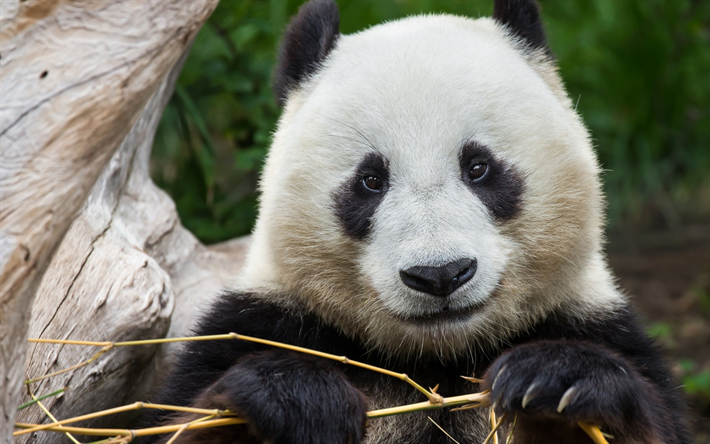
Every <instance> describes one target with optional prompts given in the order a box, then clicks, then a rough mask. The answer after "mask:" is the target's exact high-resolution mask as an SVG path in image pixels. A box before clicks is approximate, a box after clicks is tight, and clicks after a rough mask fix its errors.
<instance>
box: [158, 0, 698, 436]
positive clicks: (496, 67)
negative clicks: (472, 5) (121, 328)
mask: <svg viewBox="0 0 710 444" xmlns="http://www.w3.org/2000/svg"><path fill="white" fill-rule="evenodd" d="M274 89H275V94H276V97H277V99H278V101H279V103H280V104H281V105H282V106H283V114H282V116H281V118H280V121H279V123H278V127H277V130H276V132H275V134H274V137H273V144H272V146H271V149H270V151H269V154H268V158H267V161H266V164H265V168H264V172H263V177H262V179H261V183H260V188H261V200H260V210H259V216H258V220H257V223H256V228H255V231H254V234H253V244H252V246H251V249H250V251H249V254H248V258H247V264H246V266H245V269H244V272H243V275H242V276H241V278H240V281H239V285H238V286H237V289H235V290H233V291H230V292H228V293H226V294H224V295H223V296H221V297H220V298H219V299H218V300H217V302H215V303H214V304H213V306H212V307H211V309H209V311H208V312H207V314H206V315H205V316H204V317H203V318H202V320H201V321H200V322H199V326H198V327H197V328H196V331H195V334H197V335H211V334H221V333H227V332H236V333H240V334H244V335H249V336H255V337H259V338H264V339H270V340H275V341H280V342H285V343H289V344H294V345H298V346H303V347H308V348H311V349H315V350H319V351H323V352H327V353H332V354H336V355H345V356H347V357H348V358H350V359H354V360H358V361H362V362H365V363H369V364H372V365H376V366H379V367H385V368H388V369H391V370H393V371H396V372H402V373H406V374H407V375H409V376H410V377H411V378H412V379H413V380H415V381H417V382H419V383H420V384H421V385H423V386H425V387H434V386H435V385H437V384H438V386H439V388H438V393H440V394H441V395H443V396H452V395H460V394H466V393H472V392H476V391H482V390H490V400H491V403H492V406H493V408H494V409H495V411H496V412H497V413H498V415H502V414H503V413H506V412H507V413H509V415H507V416H506V417H507V418H508V420H507V421H506V423H505V424H504V426H503V428H502V432H501V436H507V435H506V433H507V432H509V431H510V430H511V429H512V428H513V422H514V423H515V429H514V433H513V435H512V436H513V442H514V443H516V444H519V443H585V442H591V440H590V439H589V437H587V436H586V435H585V434H584V432H583V431H582V430H581V429H580V427H579V426H578V422H579V421H584V422H588V423H592V424H596V425H598V426H600V428H601V430H602V431H603V432H604V433H608V434H610V435H613V437H614V438H613V443H616V444H627V443H667V444H671V443H690V442H691V440H690V437H689V434H688V432H687V430H686V428H685V425H684V421H683V417H682V416H683V414H682V411H683V409H682V405H681V402H680V400H679V395H678V394H677V390H676V386H675V384H674V382H673V381H672V379H671V377H670V376H669V372H668V370H667V369H666V366H665V364H664V363H663V361H662V358H661V356H660V355H659V352H658V351H657V349H656V347H655V346H654V344H653V343H652V341H650V340H649V339H648V338H647V336H646V334H645V333H644V330H643V328H642V327H641V326H640V324H639V322H638V321H637V319H636V316H635V314H634V312H633V310H632V308H631V307H630V306H629V303H628V301H627V298H626V297H625V296H624V295H623V294H622V293H621V292H620V290H619V289H618V288H617V286H616V285H615V282H614V278H613V276H612V274H611V273H610V271H609V268H608V265H607V262H606V259H605V256H604V253H603V234H602V232H603V211H604V199H603V196H602V192H601V187H600V178H599V174H600V171H599V166H598V162H597V159H596V156H595V153H594V150H593V148H592V145H591V143H590V136H589V133H588V131H587V130H586V128H585V126H584V124H583V123H582V121H581V120H580V118H579V116H578V115H577V113H576V112H575V109H574V107H573V106H572V104H571V102H570V99H569V97H568V96H567V94H566V91H565V89H564V86H563V84H562V81H561V79H560V77H559V76H558V74H557V69H556V65H555V60H554V57H553V56H552V54H551V53H550V51H549V49H548V47H547V46H546V41H545V33H544V30H543V27H542V24H541V19H540V12H539V9H538V6H537V4H536V3H535V1H534V0H495V5H494V14H493V17H492V18H479V19H477V20H472V19H469V18H463V17H456V16H450V15H426V16H424V15H422V16H416V17H409V18H405V19H402V20H397V21H392V22H388V23H385V24H381V25H378V26H374V27H372V28H369V29H367V30H365V31H362V32H359V33H356V34H353V35H341V34H340V32H339V15H338V10H337V7H336V5H335V3H333V1H332V0H313V1H311V2H309V3H307V4H305V5H304V6H303V7H302V8H301V9H300V11H299V13H298V14H297V16H295V18H293V19H292V21H291V23H290V25H289V26H288V28H287V29H286V31H285V34H284V36H283V40H282V44H281V49H280V55H279V60H278V66H277V68H276V71H275V74H274ZM472 375H476V376H480V377H482V378H483V382H482V383H480V384H474V383H471V382H470V381H467V380H465V379H463V378H461V376H472ZM162 393H163V394H162V395H160V396H159V397H157V398H156V401H158V402H160V403H163V404H175V405H185V406H197V407H204V408H222V409H229V410H232V411H236V412H239V413H240V414H241V415H242V416H243V417H245V418H247V419H248V425H238V426H230V427H221V428H214V429H208V430H198V431H185V432H183V433H182V434H181V435H179V436H178V438H177V441H176V442H182V443H218V444H219V443H262V442H263V443H273V444H290V443H293V444H297V443H299V444H300V443H312V444H346V443H349V444H356V443H361V442H365V443H371V444H375V443H377V444H379V443H442V444H443V443H448V442H452V441H450V438H449V437H448V436H446V434H444V433H443V432H442V431H441V430H440V428H441V429H443V430H445V431H446V433H448V434H449V435H450V436H451V437H452V438H454V439H456V440H457V441H458V442H460V443H481V442H482V441H483V440H484V439H485V437H486V435H487V434H488V433H489V431H490V422H489V418H488V409H470V410H463V411H451V410H449V409H442V410H431V411H428V412H419V413H409V414H402V415H397V416H390V417H386V418H378V419H371V420H369V421H367V418H366V412H367V411H368V410H371V409H379V408H385V407H392V406H397V405H403V404H409V403H416V402H421V401H423V400H424V399H423V397H422V394H421V393H419V392H417V391H416V390H414V389H413V388H412V387H411V386H409V385H407V384H406V383H404V382H402V381H399V380H397V379H394V378H392V377H390V376H386V375H382V374H379V373H375V372H372V371H369V370H365V369H362V368H358V367H353V366H348V365H343V364H340V363H337V362H333V361H327V360H325V359H321V358H315V357H310V356H307V355H304V354H299V353H296V352H291V351H287V350H283V349H277V348H273V347H268V346H263V345H258V344H254V343H249V342H242V341H208V342H193V343H189V344H188V345H186V346H185V348H184V350H183V351H182V353H181V355H180V356H179V358H178V362H177V364H176V366H175V368H174V370H173V372H172V374H171V376H170V377H169V378H168V381H167V383H166V385H165V387H164V388H163V391H162ZM427 417H429V418H430V419H431V420H432V421H433V422H435V423H436V424H437V425H438V426H439V427H440V428H439V427H437V426H435V425H434V424H432V422H431V421H429V420H428V418H427ZM513 418H517V419H516V420H515V421H513ZM187 419H190V418H189V415H187V416H186V415H185V414H183V415H182V416H178V417H176V416H171V415H170V414H168V413H167V412H159V413H158V414H157V416H156V417H155V418H153V419H152V421H153V422H154V423H156V424H158V423H161V424H163V423H170V422H176V421H177V422H182V421H185V420H187ZM168 438H169V436H167V437H164V438H162V440H163V441H162V442H165V441H166V440H167V439H168Z"/></svg>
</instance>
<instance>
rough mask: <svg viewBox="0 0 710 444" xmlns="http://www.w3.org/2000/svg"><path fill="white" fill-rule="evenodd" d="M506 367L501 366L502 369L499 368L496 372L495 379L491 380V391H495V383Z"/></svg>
mask: <svg viewBox="0 0 710 444" xmlns="http://www.w3.org/2000/svg"><path fill="white" fill-rule="evenodd" d="M506 367H507V365H503V367H501V368H500V370H498V374H497V375H496V378H495V379H494V380H493V385H492V386H491V390H495V389H496V383H497V382H498V378H500V375H502V374H503V372H504V371H505V368H506Z"/></svg>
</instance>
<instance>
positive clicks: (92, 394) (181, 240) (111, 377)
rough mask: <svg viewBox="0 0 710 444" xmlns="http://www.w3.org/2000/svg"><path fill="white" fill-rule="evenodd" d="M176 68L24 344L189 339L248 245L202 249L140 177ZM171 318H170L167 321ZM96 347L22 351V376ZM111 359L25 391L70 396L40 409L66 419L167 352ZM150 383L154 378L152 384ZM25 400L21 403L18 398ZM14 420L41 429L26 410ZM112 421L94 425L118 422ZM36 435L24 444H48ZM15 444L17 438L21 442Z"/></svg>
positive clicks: (152, 367) (42, 295) (125, 147)
mask: <svg viewBox="0 0 710 444" xmlns="http://www.w3.org/2000/svg"><path fill="white" fill-rule="evenodd" d="M181 66H182V63H180V62H179V63H178V64H177V65H176V66H175V68H173V71H172V72H171V74H170V75H169V76H168V78H167V79H166V81H165V82H164V83H163V85H161V87H160V89H159V90H158V92H157V93H156V94H155V95H154V96H153V98H152V99H151V100H150V102H149V103H148V105H147V106H146V108H145V109H144V110H143V112H142V114H141V116H140V118H139V119H138V121H137V122H136V124H135V125H134V126H133V128H132V129H131V132H130V133H129V134H128V136H127V137H126V139H125V140H124V142H123V144H122V145H121V147H120V148H119V149H118V151H117V152H116V154H114V156H113V158H112V159H111V161H110V162H109V164H108V166H107V167H106V169H105V170H104V171H103V173H102V174H101V176H100V177H99V179H98V181H97V182H96V185H95V186H94V188H93V189H92V191H91V194H90V195H89V198H88V199H87V204H86V205H85V207H84V208H83V209H82V211H81V213H80V214H79V216H78V217H77V218H76V219H75V220H74V222H73V223H72V225H71V227H70V229H69V231H68V232H67V235H66V236H65V238H64V240H63V241H62V243H61V245H60V247H59V250H58V251H57V254H56V255H55V256H54V258H53V260H52V262H51V264H50V266H49V268H48V270H47V272H46V273H45V275H44V278H43V279H42V284H41V285H40V288H39V290H38V292H37V297H36V299H35V304H34V307H33V309H32V316H31V321H30V333H29V335H30V337H33V338H50V339H83V340H92V341H125V340H134V339H146V338H156V337H164V336H165V335H166V333H168V327H170V335H171V336H177V335H185V334H188V333H189V327H190V326H191V324H192V322H193V320H194V317H195V315H196V314H198V313H199V310H200V308H198V307H200V306H204V305H203V304H206V302H207V301H206V300H205V299H207V298H209V297H212V296H214V295H216V294H217V293H218V292H219V291H220V290H221V288H223V287H224V286H226V285H228V284H229V279H230V278H232V277H234V276H235V275H236V274H237V272H238V270H239V268H240V267H241V264H242V262H243V257H244V251H245V246H246V245H247V243H248V239H242V240H235V241H232V242H230V243H227V244H223V245H219V246H214V247H210V248H208V247H205V246H203V245H202V244H200V243H199V242H198V241H197V239H195V237H194V236H192V234H190V233H189V232H188V231H187V230H185V229H184V228H183V227H182V226H181V225H180V221H179V218H178V215H177V212H176V209H175V205H174V203H173V201H172V200H171V199H170V197H168V196H167V195H166V194H165V193H164V192H163V191H161V190H160V189H158V188H157V187H156V186H155V185H154V184H153V182H152V181H151V179H150V177H149V174H148V166H149V160H150V150H151V147H152V144H153V137H154V135H155V131H156V129H157V127H158V123H159V120H160V116H161V115H162V110H163V108H164V107H165V104H166V103H167V100H168V98H169V97H170V95H171V92H172V90H173V85H174V80H175V78H176V77H177V74H178V72H179V70H180V68H181ZM171 316H172V319H171ZM97 350H98V347H97V348H91V347H81V346H58V345H50V344H30V346H29V350H28V353H27V363H26V372H27V374H28V376H29V377H36V376H41V375H45V374H49V373H52V372H55V371H57V370H61V369H64V368H68V367H71V366H72V365H75V364H77V363H79V362H82V361H85V360H87V359H89V358H90V357H91V356H92V355H93V354H94V353H96V351H97ZM155 351H156V348H155V347H152V346H140V347H131V348H122V349H116V350H113V351H111V352H110V353H109V354H107V355H106V356H104V357H102V358H101V359H99V360H97V361H96V362H95V363H92V364H91V365H90V366H86V367H83V368H81V369H78V370H75V371H72V372H69V373H64V374H61V375H57V376H54V377H52V378H50V379H46V380H43V381H40V382H37V383H34V384H32V389H33V391H34V392H35V393H37V394H42V393H49V392H53V391H55V390H57V389H59V388H62V387H69V389H68V390H67V391H66V392H65V393H64V394H63V395H62V396H61V397H56V398H51V399H48V400H47V401H45V404H46V406H47V407H48V408H49V409H50V410H51V411H52V412H53V413H54V414H55V415H57V416H59V417H62V418H67V417H71V416H76V415H79V414H85V413H90V412H92V411H97V410H102V409H105V408H109V407H113V406H115V405H119V404H126V403H128V402H131V401H133V400H135V399H146V398H145V394H146V389H147V387H149V386H151V385H154V383H155V381H154V380H155V379H157V378H159V377H160V375H161V374H162V372H163V371H164V370H165V369H166V368H167V367H168V366H169V363H168V361H169V359H170V358H171V353H170V349H166V350H162V352H161V353H160V354H159V356H158V357H157V358H155V359H152V360H151V358H153V357H154V353H155ZM156 377H157V378H156ZM24 400H27V399H23V401H24ZM19 418H20V421H21V422H31V423H36V422H43V421H44V422H46V418H45V415H44V414H43V413H42V411H41V410H39V409H27V410H26V411H23V412H21V413H20V415H19ZM120 422H121V421H120V420H116V419H115V418H104V419H103V420H99V421H96V422H95V423H99V424H100V423H104V424H107V423H108V424H110V425H111V426H112V427H115V426H117V424H120ZM60 438H61V435H54V434H49V433H42V434H38V436H37V438H36V440H35V441H33V442H57V440H59V439H60ZM23 440H24V439H22V440H20V442H23Z"/></svg>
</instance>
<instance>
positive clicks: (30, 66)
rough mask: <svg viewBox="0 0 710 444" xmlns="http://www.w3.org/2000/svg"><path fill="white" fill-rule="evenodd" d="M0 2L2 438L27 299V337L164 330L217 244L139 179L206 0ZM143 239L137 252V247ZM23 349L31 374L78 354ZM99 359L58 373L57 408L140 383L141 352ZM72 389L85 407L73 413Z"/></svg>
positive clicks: (97, 400)
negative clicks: (210, 244) (192, 231)
mask: <svg viewBox="0 0 710 444" xmlns="http://www.w3.org/2000/svg"><path fill="white" fill-rule="evenodd" d="M0 3H1V5H0V69H1V70H2V77H1V78H0V90H1V91H2V104H0V111H1V115H0V147H1V150H0V190H1V193H2V205H1V207H0V347H1V353H0V385H1V386H2V387H3V389H2V390H1V391H0V441H5V442H10V440H11V437H10V436H11V432H12V424H13V422H14V417H15V413H16V406H17V404H18V401H19V399H20V394H21V393H22V391H23V382H22V381H23V380H24V376H25V375H24V374H23V363H24V357H25V351H26V339H27V335H28V328H29V321H30V310H31V309H32V303H33V300H34V297H35V294H36V293H38V294H39V296H38V297H39V298H41V299H38V301H37V303H36V304H35V308H34V310H33V315H34V319H33V321H32V332H33V334H34V335H39V336H44V337H49V336H52V335H56V336H55V337H59V338H65V337H72V338H77V337H79V336H82V335H87V336H88V337H86V336H83V337H80V339H88V340H91V339H95V340H120V339H121V338H125V337H137V336H142V335H144V334H159V333H160V332H164V331H165V330H166V329H167V328H168V323H169V317H170V312H171V307H172V305H173V304H174V303H175V301H174V300H173V298H172V297H173V295H175V296H177V294H179V293H180V292H183V293H184V291H185V290H184V289H185V288H187V287H188V285H189V283H190V279H194V280H197V281H199V280H200V276H203V277H206V278H207V280H208V281H209V279H212V280H213V281H214V282H217V281H218V280H219V279H218V276H219V272H220V268H219V266H218V265H214V264H213V262H219V260H218V258H216V256H214V255H215V254H216V253H212V252H211V251H210V250H208V249H205V248H204V247H202V246H201V245H200V244H199V243H198V242H197V241H196V240H195V239H194V238H193V237H192V236H191V235H189V233H187V232H185V231H184V230H182V229H181V228H180V226H179V222H178V221H177V217H176V216H175V214H174V207H173V206H172V205H171V202H169V199H168V198H167V197H166V196H165V195H164V194H162V193H161V192H160V191H159V190H157V189H155V188H154V186H152V184H151V183H150V181H149V178H148V161H149V152H150V145H151V142H152V137H153V134H154V132H155V128H156V127H157V123H158V121H159V119H160V114H161V112H162V108H163V106H164V104H165V102H166V100H167V98H168V97H169V95H170V92H171V89H172V82H174V79H175V78H176V76H177V72H178V70H177V69H176V70H174V71H173V73H172V75H171V77H170V78H169V79H168V80H166V74H167V73H168V72H169V71H170V70H171V68H172V67H173V66H174V65H175V62H176V61H177V60H178V59H179V58H180V56H181V55H183V54H184V53H185V52H186V50H187V48H188V47H189V44H190V42H191V41H192V38H193V37H194V36H195V34H196V33H197V31H198V29H199V27H200V26H201V25H202V23H204V21H205V20H206V19H207V17H208V16H209V14H210V13H211V12H212V10H213V9H214V7H215V6H216V3H217V0H195V1H189V2H182V1H160V0H154V1H149V2H147V1H141V0H134V1H128V0H126V1H112V2H104V1H78V0H75V1H69V0H65V1H59V0H27V1H20V0H3V1H2V2H0ZM156 91H157V92H156ZM119 146H120V147H121V149H120V150H118V151H117V149H118V148H119ZM99 176H101V180H100V181H99V182H98V183H97V179H98V178H99ZM92 187H93V191H92ZM146 190H147V191H146ZM90 191H91V196H89V192H90ZM144 191H145V192H144ZM146 193H147V194H146ZM87 197H89V199H88V200H87ZM141 199H148V200H141ZM150 199H155V200H154V201H151V200H150ZM132 200H133V201H132ZM131 205H133V207H131ZM160 205H162V206H160ZM82 206H83V210H82V216H81V217H79V218H78V219H76V220H75V221H74V223H73V224H72V233H70V234H69V235H68V236H66V238H65V234H66V233H67V230H68V228H69V225H70V224H71V223H72V220H74V218H75V216H76V214H77V211H78V210H79V209H80V208H82ZM133 210H136V211H133ZM138 210H140V211H138ZM168 210H171V211H172V213H170V212H169V211H168ZM132 211H133V212H132ZM143 217H148V219H142V218H143ZM156 227H163V229H162V231H161V229H157V228H156ZM156 234H157V235H158V237H155V235H156ZM141 236H143V237H141ZM62 239H64V241H63V243H62V247H61V249H60V251H59V254H58V255H57V256H56V257H55V259H54V261H53V262H52V268H51V269H50V271H49V272H48V273H47V274H46V276H45V279H44V280H43V279H42V278H43V276H44V275H45V270H47V267H48V265H49V263H50V260H51V259H52V257H53V255H54V252H55V251H57V247H58V246H59V244H60V242H62ZM141 242H142V246H143V247H144V248H145V251H140V249H138V250H136V245H140V244H141ZM223 255H227V256H228V253H223ZM154 256H158V257H159V260H156V259H154ZM217 256H219V255H217ZM187 257H191V258H192V259H191V260H190V261H186V260H185V258H187ZM203 267H204V269H207V268H210V269H214V270H216V271H203ZM183 271H184V273H183V274H181V273H182V272H183ZM223 272H224V273H226V271H223ZM171 273H173V276H176V277H179V278H178V279H176V280H173V279H172V278H171ZM200 273H202V275H201V274H200ZM40 282H42V285H41V286H40ZM220 282H221V281H220ZM214 285H215V286H216V285H217V284H214ZM38 288H39V289H40V290H39V292H37V290H38ZM176 293H177V294H176ZM135 313H139V315H134V314H135ZM113 334H116V335H117V336H115V337H106V336H110V335H113ZM99 337H100V339H99ZM31 352H32V353H31V354H30V355H29V364H28V375H29V376H39V374H38V373H34V372H35V371H37V372H39V373H42V372H44V371H45V370H47V371H51V369H54V368H59V367H62V366H63V365H64V363H65V362H69V361H71V364H75V363H77V362H75V361H74V360H75V359H79V360H81V359H82V357H83V356H85V355H86V354H87V351H86V350H85V349H81V350H76V351H75V352H73V353H72V352H71V350H70V348H69V347H67V348H64V347H60V346H55V348H54V349H49V348H48V349H44V348H42V350H40V349H39V348H38V347H33V348H32V350H31ZM91 352H95V350H92V351H91ZM112 353H114V354H113V356H112V357H111V359H110V360H106V363H105V364H104V366H103V367H99V368H98V369H97V368H95V367H91V368H89V367H87V368H85V369H84V370H85V371H84V372H83V373H82V372H80V373H78V374H74V376H73V377H70V378H69V380H61V381H60V382H59V383H60V384H62V383H67V382H68V383H69V384H70V389H69V390H68V392H67V395H66V396H64V398H58V399H57V401H58V402H59V403H60V404H62V405H66V406H67V407H66V411H67V412H71V411H74V409H81V410H82V411H86V410H87V409H88V410H91V409H93V408H94V407H95V406H98V405H101V404H111V403H115V402H120V399H118V398H121V397H123V396H125V395H124V394H123V393H124V392H125V391H126V390H127V389H128V385H130V386H133V388H134V389H138V387H137V386H138V385H139V384H136V383H135V382H136V381H137V380H132V379H131V378H134V377H135V372H136V371H137V369H138V370H140V367H142V366H143V365H144V364H145V362H146V361H147V359H149V357H150V353H151V352H150V350H142V351H129V350H128V349H125V351H123V350H119V351H114V352H112ZM64 357H66V361H65V359H64ZM132 362H134V363H135V364H132ZM145 373H146V372H143V374H145ZM50 381H52V380H51V379H50V380H48V381H46V382H43V383H42V384H39V385H37V387H35V386H34V385H33V390H36V391H38V392H41V391H42V390H43V389H44V387H45V386H50V385H52V384H51V383H50ZM94 388H96V392H93V389H94ZM121 389H123V390H121ZM70 393H75V395H74V397H73V398H72V399H75V400H81V401H82V404H83V405H84V407H78V406H76V404H75V403H74V402H72V403H71V404H72V406H71V407H70V406H69V404H70V403H69V400H70V396H69V394H70ZM111 393H115V394H117V395H116V396H114V398H117V399H111V398H112V396H110V395H109V394H111ZM84 400H86V403H84ZM94 404H95V405H94ZM58 415H59V416H62V412H61V411H60V413H59V414H58ZM45 435H46V436H49V434H45ZM43 436H44V435H43Z"/></svg>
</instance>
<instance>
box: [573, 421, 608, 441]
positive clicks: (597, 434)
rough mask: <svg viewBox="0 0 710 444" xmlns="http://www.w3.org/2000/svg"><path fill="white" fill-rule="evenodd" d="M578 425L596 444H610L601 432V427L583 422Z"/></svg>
mask: <svg viewBox="0 0 710 444" xmlns="http://www.w3.org/2000/svg"><path fill="white" fill-rule="evenodd" d="M577 424H579V426H580V427H581V428H582V430H584V432H585V433H586V434H587V435H589V437H590V438H592V441H594V444H609V442H608V441H607V440H606V438H604V435H602V431H601V430H599V427H597V426H595V425H593V424H589V423H586V422H582V421H580V422H578V423H577Z"/></svg>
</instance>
